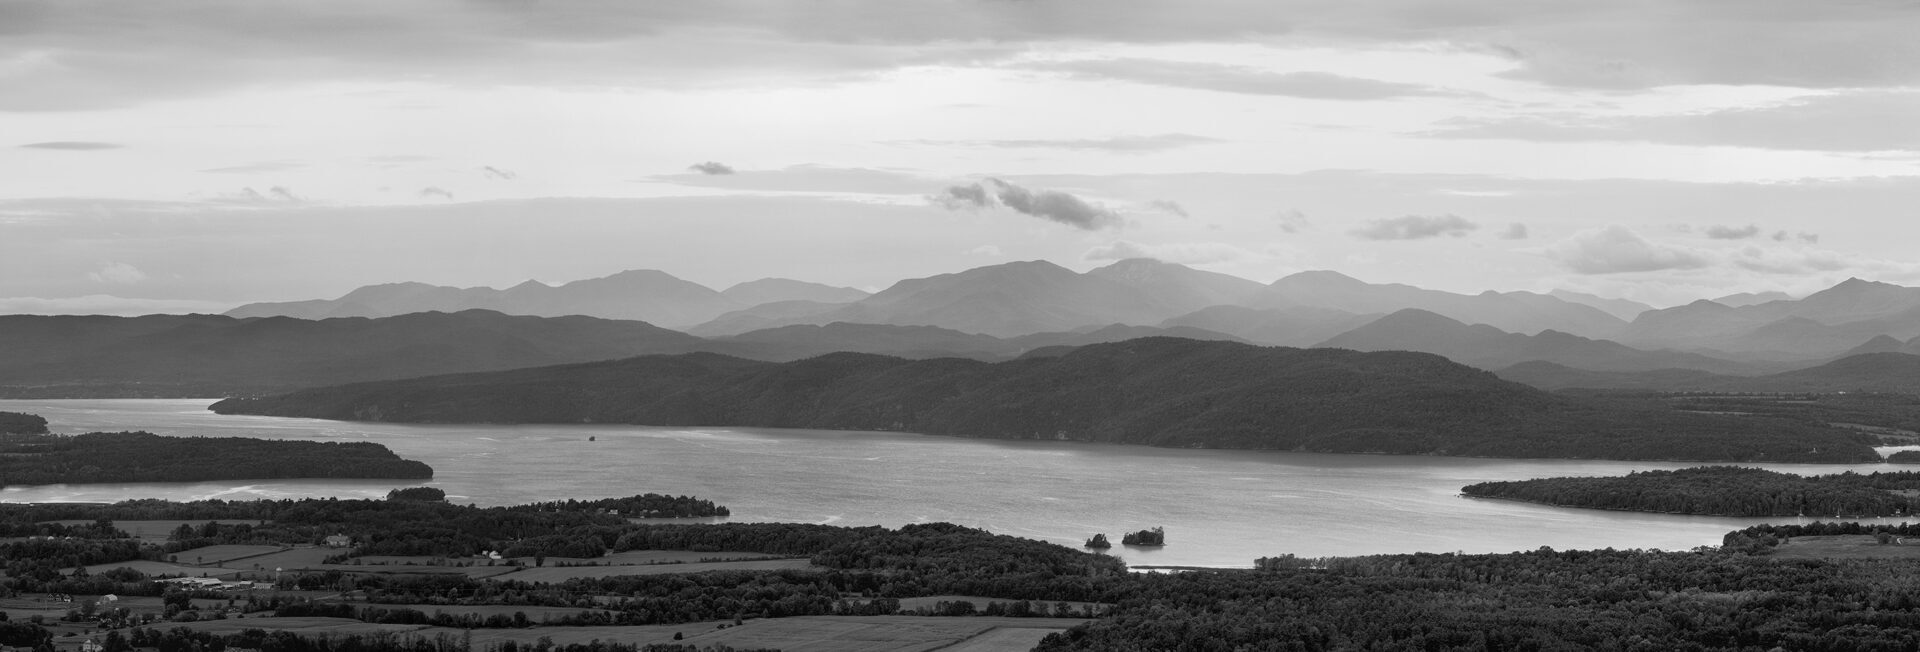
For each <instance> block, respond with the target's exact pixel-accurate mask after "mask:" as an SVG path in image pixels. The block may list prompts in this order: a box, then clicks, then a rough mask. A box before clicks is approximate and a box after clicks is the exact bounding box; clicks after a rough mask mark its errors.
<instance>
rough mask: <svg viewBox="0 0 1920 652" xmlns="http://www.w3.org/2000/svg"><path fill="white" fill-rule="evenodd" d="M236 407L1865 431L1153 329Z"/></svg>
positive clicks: (851, 423) (1282, 441)
mask: <svg viewBox="0 0 1920 652" xmlns="http://www.w3.org/2000/svg"><path fill="white" fill-rule="evenodd" d="M212 409H213V410H214V411H216V412H220V413H223V414H261V415H272V416H297V417H311V418H325V419H340V420H363V421H392V422H435V423H580V422H593V423H626V424H640V425H659V426H686V425H726V426H757V427H791V428H825V429H842V430H898V431H908V432H918V433H925V434H937V435H954V436H969V437H992V438H1008V439H1057V440H1076V441H1099V442H1113V443H1133V444H1148V445H1154V446H1168V447H1180V448H1249V449H1279V450H1307V451H1319V452H1339V453H1400V454H1433V455H1467V456H1484V457H1547V458H1604V459H1685V460H1700V461H1736V462H1737V461H1800V462H1859V461H1868V460H1877V459H1879V456H1878V455H1877V454H1875V453H1874V452H1873V450H1872V449H1871V445H1873V444H1874V443H1876V442H1877V439H1875V438H1874V437H1873V436H1871V435H1868V434H1866V433H1863V432H1859V431H1853V430H1847V429H1843V428H1836V427H1831V426H1829V425H1827V423H1826V422H1824V421H1818V420H1814V419H1810V418H1803V417H1801V416H1794V415H1788V416H1735V415H1724V414H1708V413H1703V412H1699V411H1690V410H1678V409H1674V408H1673V407H1671V406H1670V405H1668V403H1667V402H1666V401H1665V400H1662V399H1660V398H1657V397H1635V396H1575V395H1558V394H1549V393H1546V392H1543V391H1540V390H1537V389H1533V388H1531V387H1527V386H1525V385H1520V384H1518V383H1512V382H1508V381H1504V380H1501V379H1500V378H1498V377H1496V376H1494V375H1493V374H1491V373H1488V372H1485V371H1480V370H1477V369H1473V368H1470V367H1465V366H1462V365H1458V364H1455V363H1452V362H1449V361H1447V360H1446V359H1445V358H1441V357H1439V356H1434V355H1429V354H1422V353H1409V352H1404V351H1388V352H1372V353H1362V352H1356V351H1348V350H1340V349H1291V348H1284V347H1258V346H1251V345H1245V344H1238V343H1233V342H1217V341H1216V342H1204V341H1198V340H1186V339H1179V338H1167V337H1153V338H1142V339H1137V340H1129V341H1125V342H1117V343H1111V344H1097V345H1090V346H1084V347H1079V348H1076V349H1074V350H1072V351H1069V352H1067V353H1065V354H1064V355H1060V356H1053V357H1038V358H1027V359H1020V360H1013V361H1009V362H1002V363H985V362H977V361H972V360H961V359H953V358H945V359H931V360H905V359H901V358H892V357H886V356H879V355H869V354H854V353H835V354H829V355H823V356H818V357H814V358H808V359H805V360H799V361H795V362H789V363H771V362H755V361H750V360H743V359H739V358H731V357H727V356H722V355H717V354H711V353H695V354H687V355H666V356H642V357H637V358H630V359H625V360H615V361H610V362H597V363H586V364H576V365H562V366H554V367H540V368H533V369H519V370H513V371H508V372H497V373H480V374H460V375H451V376H436V377H429V378H417V379H410V380H402V381H391V382H377V383H360V384H354V385H342V386H336V387H327V388H318V389H311V390H303V391H299V392H294V393H291V394H284V395H279V396H271V397H255V398H231V399H227V400H223V401H220V402H218V403H215V404H214V405H213V406H212Z"/></svg>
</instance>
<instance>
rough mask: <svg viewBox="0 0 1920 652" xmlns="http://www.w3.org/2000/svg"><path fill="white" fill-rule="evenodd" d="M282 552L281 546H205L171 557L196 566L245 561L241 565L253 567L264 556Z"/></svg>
mask: <svg viewBox="0 0 1920 652" xmlns="http://www.w3.org/2000/svg"><path fill="white" fill-rule="evenodd" d="M282 550H285V548H283V547H281V546H238V545H227V546H205V547H200V548H194V549H192V550H182V551H180V552H176V553H173V555H171V556H172V557H173V559H174V561H177V562H193V563H195V564H213V565H216V566H218V565H222V564H226V563H227V562H229V561H235V560H245V561H246V562H248V563H246V564H241V565H243V566H251V565H252V564H257V563H260V561H259V560H260V558H261V557H263V556H264V555H269V554H274V553H279V552H281V551H282ZM266 568H267V569H269V570H271V569H272V568H273V567H272V566H267V567H266Z"/></svg>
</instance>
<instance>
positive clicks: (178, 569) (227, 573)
mask: <svg viewBox="0 0 1920 652" xmlns="http://www.w3.org/2000/svg"><path fill="white" fill-rule="evenodd" d="M112 568H131V569H134V570H137V571H140V572H142V573H146V574H147V575H148V576H155V575H184V576H187V577H200V576H202V575H205V576H207V577H218V578H223V579H233V576H234V575H235V574H237V573H239V571H238V570H235V569H230V568H221V567H219V566H194V565H192V564H169V563H167V562H164V561H147V560H145V559H135V560H132V561H116V562H113V563H108V564H94V565H92V566H88V567H87V574H88V575H98V574H99V573H100V572H102V571H105V570H108V569H112Z"/></svg>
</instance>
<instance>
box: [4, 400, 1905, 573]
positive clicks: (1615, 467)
mask: <svg viewBox="0 0 1920 652" xmlns="http://www.w3.org/2000/svg"><path fill="white" fill-rule="evenodd" d="M210 403H212V400H58V401H55V400H40V401H34V400H13V401H0V411H10V412H27V413H31V414H38V415H41V416H43V417H46V419H47V421H48V422H49V425H50V426H51V428H52V429H53V430H54V431H55V432H60V433H69V434H71V433H81V432H94V431H121V430H145V431H148V432H153V433H158V434H163V435H179V436H210V437H211V436H217V437H258V438H267V439H305V440H315V441H373V442H379V443H381V444H385V445H386V446H387V447H388V448H390V449H392V450H393V451H394V452H396V453H398V454H400V455H401V456H403V457H407V458H410V459H416V460H420V461H423V462H426V463H427V464H430V465H432V466H433V468H434V470H435V477H434V479H433V480H431V481H428V482H424V483H411V484H425V485H428V486H433V487H438V488H440V489H443V490H445V491H446V492H447V494H448V498H449V499H450V500H453V501H455V502H459V503H473V504H478V505H482V506H489V505H507V504H517V503H526V502H535V501H542V500H553V499H565V498H605V497H615V496H629V495H633V494H640V493H648V492H653V493H667V494H691V495H695V496H699V497H701V498H707V499H711V500H713V501H715V502H717V503H720V504H723V505H726V506H727V507H728V508H730V509H731V510H732V511H733V516H732V517H731V520H734V521H793V522H805V523H833V524H838V525H886V526H899V525H903V524H907V523H919V522H931V521H948V522H953V523H959V524H963V525H969V526H974V527H981V528H986V529H988V530H991V531H993V532H997V533H1001V534H1012V535H1017V536H1022V537H1030V538H1036V539H1044V540H1047V541H1053V542H1057V543H1062V544H1068V545H1074V546H1078V545H1079V544H1080V542H1082V541H1084V540H1085V539H1086V538H1087V537H1089V536H1092V535H1093V534H1094V533H1095V532H1105V533H1106V534H1107V536H1108V538H1110V539H1113V540H1114V541H1116V542H1117V541H1119V538H1120V534H1121V533H1122V532H1126V531H1130V530H1138V529H1144V528H1148V527H1153V526H1161V527H1164V528H1165V529H1166V533H1167V541H1168V545H1167V546H1166V547H1164V548H1158V549H1136V548H1126V547H1121V546H1115V547H1114V548H1113V549H1112V550H1111V554H1114V555H1117V556H1120V557H1123V558H1125V559H1126V561H1127V562H1128V563H1130V564H1134V565H1197V566H1248V565H1251V564H1252V562H1253V560H1254V559H1255V558H1257V557H1261V556H1269V555H1277V554H1280V553H1293V554H1296V555H1300V556H1303V557H1318V556H1330V555H1359V554H1373V553H1399V552H1418V551H1427V552H1450V551H1465V552H1508V551H1514V550H1532V549H1535V548H1538V547H1540V546H1552V547H1554V548H1559V549H1567V548H1605V547H1613V548H1660V549H1666V550H1684V549H1689V548H1693V547H1695V546H1702V545H1717V544H1718V543H1719V541H1720V537H1721V535H1723V534H1725V533H1726V532H1727V531H1728V530H1733V529H1737V528H1741V527H1745V526H1747V525H1750V524H1754V523H1760V522H1765V521H1767V520H1772V521H1775V522H1781V521H1797V520H1806V521H1811V520H1813V519H1740V518H1713V517H1689V516H1668V515H1654V514H1632V513H1624V512H1606V511H1596V510H1577V509H1560V508H1552V507H1542V506H1536V505H1527V504H1521V503H1513V502H1506V501H1493V500H1477V499H1471V498H1464V497H1461V496H1459V495H1458V491H1459V489H1460V487H1461V486H1463V485H1467V484H1472V483H1475V482H1481V481H1486V480H1519V479H1527V478H1536V477H1547V476H1565V475H1617V474H1624V473H1627V472H1628V471H1636V470H1648V469H1675V468H1682V467H1685V466H1689V465H1687V464H1674V463H1650V462H1596V461H1564V460H1492V459H1464V458H1443V457H1415V456H1389V455H1324V454H1314V453H1282V452H1265V451H1196V450H1170V449H1159V448H1150V447H1144V446H1116V445H1103V444H1086V443H1070V442H1026V441H995V440H979V439H958V438H949V437H934V436H925V435H914V434H904V433H885V432H843V431H821V430H777V429H753V428H655V427H638V426H607V425H565V426H485V425H402V424H388V423H353V422H338V421H321V420H313V419H286V418H278V417H248V416H221V415H216V414H213V413H212V412H208V411H207V410H206V406H207V405H208V404H210ZM1762 466H1766V467H1767V468H1772V469H1777V470H1783V471H1789V472H1793V473H1801V474H1813V473H1838V472H1841V471H1845V470H1854V471H1860V472H1868V471H1873V470H1884V469H1887V468H1888V467H1886V466H1884V465H1877V464H1866V465H1837V464H1806V465H1796V464H1779V465H1762ZM408 485H409V483H404V482H399V483H396V482H395V481H340V480H330V481H316V480H302V481H272V482H214V483H189V484H167V483H144V484H109V485H45V486H31V487H7V488H5V489H4V490H0V501H5V502H47V501H115V500H121V499H125V498H145V497H151V498H167V499H172V500H193V499H201V498H225V499H246V498H259V497H272V498H287V497H296V498H297V497H305V496H338V497H343V498H346V497H381V496H384V495H386V493H387V491H388V490H389V489H392V488H394V487H396V486H408Z"/></svg>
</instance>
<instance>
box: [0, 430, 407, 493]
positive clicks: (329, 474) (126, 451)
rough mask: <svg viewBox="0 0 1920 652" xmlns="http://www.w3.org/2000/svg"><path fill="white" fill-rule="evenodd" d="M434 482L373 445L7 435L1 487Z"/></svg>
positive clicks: (0, 449) (0, 452) (1, 442)
mask: <svg viewBox="0 0 1920 652" xmlns="http://www.w3.org/2000/svg"><path fill="white" fill-rule="evenodd" d="M432 477H433V467H430V466H427V465H426V464H425V463H422V462H417V461H414V460H408V459H402V458H401V457H400V456H399V455H395V454H394V453H393V451H391V450H387V447H385V446H382V445H380V444H376V443H373V442H314V441H291V440H278V439H252V438H247V437H163V436H161V435H156V434H152V433H147V432H95V433H87V434H84V435H47V434H8V435H0V486H12V485H37V484H62V483H64V484H95V483H104V482H206V481H210V480H279V479H291V478H354V479H390V480H421V479H427V478H432Z"/></svg>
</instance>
